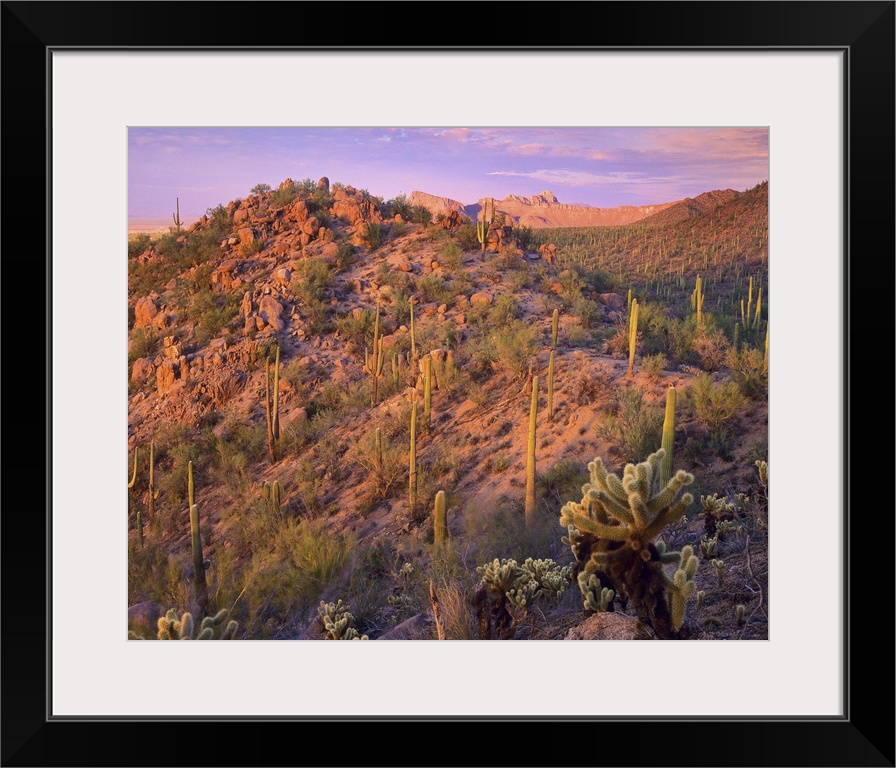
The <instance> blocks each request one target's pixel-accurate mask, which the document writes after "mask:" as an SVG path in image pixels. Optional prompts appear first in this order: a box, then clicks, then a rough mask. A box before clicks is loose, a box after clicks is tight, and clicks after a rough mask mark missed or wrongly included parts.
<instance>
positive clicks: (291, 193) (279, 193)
mask: <svg viewBox="0 0 896 768" xmlns="http://www.w3.org/2000/svg"><path fill="white" fill-rule="evenodd" d="M298 196H299V190H298V189H296V185H295V182H293V183H292V184H288V185H287V186H285V187H282V188H280V189H277V190H275V191H274V193H273V194H272V195H271V199H270V202H269V206H270V207H271V208H285V207H286V206H287V205H289V204H290V203H292V202H293V201H294V200H295V199H296V198H297V197H298Z"/></svg>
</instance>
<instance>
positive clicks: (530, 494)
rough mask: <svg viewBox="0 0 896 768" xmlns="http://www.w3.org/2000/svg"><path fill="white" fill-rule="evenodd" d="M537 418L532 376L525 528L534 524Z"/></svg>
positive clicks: (536, 390)
mask: <svg viewBox="0 0 896 768" xmlns="http://www.w3.org/2000/svg"><path fill="white" fill-rule="evenodd" d="M537 420H538V376H533V377H532V404H531V405H530V407H529V441H528V443H527V445H526V528H527V529H529V530H531V529H532V527H533V526H534V524H535V437H536V422H537Z"/></svg>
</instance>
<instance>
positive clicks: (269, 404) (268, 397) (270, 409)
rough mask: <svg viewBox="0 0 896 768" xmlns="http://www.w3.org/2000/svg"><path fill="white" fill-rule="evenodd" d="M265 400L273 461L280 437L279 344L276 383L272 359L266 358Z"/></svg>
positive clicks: (276, 359) (275, 365)
mask: <svg viewBox="0 0 896 768" xmlns="http://www.w3.org/2000/svg"><path fill="white" fill-rule="evenodd" d="M264 384H265V400H264V407H265V413H266V414H267V420H268V449H269V451H270V454H271V462H275V461H277V448H276V445H277V441H278V440H279V439H280V346H279V345H278V346H277V352H276V357H275V360H274V383H273V391H272V385H271V359H270V358H267V359H266V360H265V378H264Z"/></svg>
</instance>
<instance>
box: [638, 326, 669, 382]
mask: <svg viewBox="0 0 896 768" xmlns="http://www.w3.org/2000/svg"><path fill="white" fill-rule="evenodd" d="M639 313H640V310H639ZM639 319H640V318H639ZM667 365H668V361H667V360H666V356H665V355H664V354H663V353H662V352H658V353H657V354H655V355H648V356H647V357H645V358H644V359H643V360H642V361H641V370H642V371H643V372H644V373H645V375H646V376H647V378H649V379H650V380H651V381H659V380H660V379H661V378H662V373H663V371H664V370H666V366H667Z"/></svg>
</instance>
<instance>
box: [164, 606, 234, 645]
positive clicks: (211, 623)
mask: <svg viewBox="0 0 896 768" xmlns="http://www.w3.org/2000/svg"><path fill="white" fill-rule="evenodd" d="M229 613H230V612H229V611H228V610H227V609H226V608H225V609H224V610H221V611H218V613H216V614H215V615H214V616H206V617H205V618H204V619H203V620H202V623H201V624H200V625H199V632H198V633H197V635H196V637H193V629H194V622H193V614H191V613H185V614H184V615H183V616H181V617H180V618H178V616H177V611H175V610H174V609H173V608H172V609H171V610H170V611H168V613H166V614H165V615H164V616H162V617H161V618H160V619H159V633H158V635H157V636H156V637H157V638H158V639H159V640H214V639H215V627H217V626H220V625H222V624H223V625H224V629H223V630H222V631H221V638H220V639H221V640H233V638H234V636H235V635H236V629H237V623H236V622H235V621H228V622H227V623H226V624H224V620H225V619H226V618H227V616H228V614H229Z"/></svg>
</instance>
